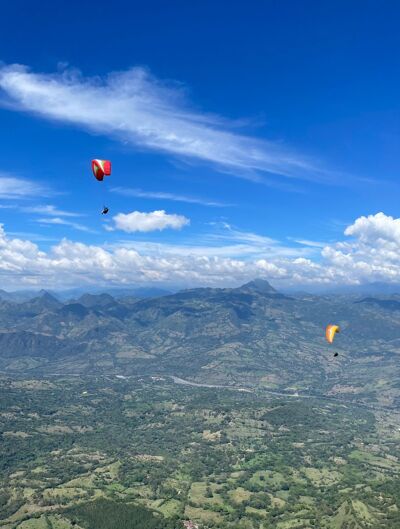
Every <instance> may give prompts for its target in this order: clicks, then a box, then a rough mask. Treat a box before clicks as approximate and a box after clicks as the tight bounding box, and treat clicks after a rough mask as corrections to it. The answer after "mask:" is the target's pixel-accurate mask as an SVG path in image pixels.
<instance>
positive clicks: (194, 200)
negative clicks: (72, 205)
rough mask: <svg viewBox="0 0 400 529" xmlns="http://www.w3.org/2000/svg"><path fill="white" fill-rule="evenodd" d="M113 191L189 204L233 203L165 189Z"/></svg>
mask: <svg viewBox="0 0 400 529" xmlns="http://www.w3.org/2000/svg"><path fill="white" fill-rule="evenodd" d="M111 191H112V192H113V193H117V194H118V195H122V196H125V197H139V198H155V199H160V200H172V201H174V202H186V203H187V204H200V205H202V206H214V207H227V206H231V205H232V204H225V203H224V202H218V201H215V200H208V199H206V198H201V197H192V196H187V195H179V194H176V193H166V192H164V191H143V190H142V189H133V188H129V187H128V188H125V187H114V188H112V189H111Z"/></svg>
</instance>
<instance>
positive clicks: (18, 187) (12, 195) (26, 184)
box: [0, 173, 49, 200]
mask: <svg viewBox="0 0 400 529" xmlns="http://www.w3.org/2000/svg"><path fill="white" fill-rule="evenodd" d="M48 194H49V190H48V189H47V188H46V187H45V186H43V185H41V184H39V183H37V182H33V181H32V180H28V179H26V178H17V177H15V176H11V175H8V174H5V173H0V198H3V199H12V200H16V199H25V198H26V199H29V198H36V197H38V196H41V197H43V196H47V195H48Z"/></svg>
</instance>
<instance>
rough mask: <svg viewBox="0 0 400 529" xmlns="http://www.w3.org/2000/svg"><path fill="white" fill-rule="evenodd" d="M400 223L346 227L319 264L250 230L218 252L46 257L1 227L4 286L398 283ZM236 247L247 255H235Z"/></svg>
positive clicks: (143, 246) (120, 248)
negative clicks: (259, 279)
mask: <svg viewBox="0 0 400 529" xmlns="http://www.w3.org/2000/svg"><path fill="white" fill-rule="evenodd" d="M47 220H50V221H53V220H54V219H47ZM61 220H63V219H61ZM64 220H65V219H64ZM57 222H58V221H57ZM399 222H400V219H394V218H392V217H389V216H386V215H384V214H383V213H378V214H377V215H370V216H369V217H360V218H359V219H356V220H355V222H354V223H353V224H351V225H350V226H348V227H347V229H346V234H347V236H348V237H349V239H347V240H346V241H344V242H342V241H340V242H336V243H332V244H329V245H326V246H325V247H324V248H323V249H322V251H321V253H320V254H319V255H317V256H316V259H314V258H312V257H310V255H307V251H315V249H311V250H309V249H307V248H295V249H293V252H292V253H290V251H289V250H290V248H287V247H285V246H282V245H280V243H279V242H278V241H274V240H272V239H268V238H263V237H260V236H257V235H255V234H248V233H246V232H245V233H244V234H243V235H242V238H243V239H244V240H246V241H247V242H244V241H243V242H240V241H238V240H234V239H232V240H231V239H230V238H229V237H230V236H231V235H232V234H230V232H229V230H228V238H227V240H226V242H227V243H228V244H226V242H225V243H224V244H223V245H221V246H218V245H216V246H215V245H214V246H213V245H210V246H206V245H199V246H195V245H194V244H192V245H191V246H190V245H187V246H184V245H182V246H174V245H166V244H158V245H155V244H150V243H138V242H134V241H130V243H129V244H123V243H120V244H119V245H115V246H113V247H103V246H96V245H87V244H83V243H79V242H71V241H68V240H65V239H64V240H62V241H61V242H59V243H58V244H56V245H54V246H53V247H52V248H50V250H48V251H46V252H44V251H42V250H40V248H39V247H38V245H37V244H35V243H33V242H32V241H29V240H23V239H21V238H10V237H8V236H7V235H6V233H5V231H4V229H3V227H0V288H4V287H6V288H11V287H21V286H29V285H31V286H35V287H36V286H46V287H48V288H49V287H67V286H74V285H85V284H95V285H97V286H99V285H105V284H115V285H116V284H123V285H129V284H135V285H138V284H150V283H158V284H162V285H170V286H200V285H210V286H223V285H229V284H237V283H240V282H244V281H247V280H249V279H252V278H254V277H257V276H259V277H265V278H266V279H268V280H271V282H272V283H273V284H274V285H275V286H277V287H278V288H279V287H283V286H284V287H288V286H298V287H307V285H312V286H316V285H320V286H335V285H343V284H360V283H368V282H374V281H384V282H393V283H400V236H399V231H398V226H399ZM236 231H237V232H238V233H239V235H238V237H241V236H240V233H241V232H239V230H236ZM263 239H265V241H264V242H263ZM229 241H231V243H232V244H229ZM251 241H253V242H251ZM214 242H215V241H214ZM239 248H241V249H242V250H243V253H242V254H239V255H238V249H239Z"/></svg>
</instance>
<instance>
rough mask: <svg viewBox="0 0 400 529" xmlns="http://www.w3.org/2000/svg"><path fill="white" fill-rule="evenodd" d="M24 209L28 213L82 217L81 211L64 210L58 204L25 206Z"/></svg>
mask: <svg viewBox="0 0 400 529" xmlns="http://www.w3.org/2000/svg"><path fill="white" fill-rule="evenodd" d="M21 210H22V211H24V212H26V213H38V214H40V215H48V216H49V217H82V216H83V215H82V214H81V213H73V212H72V211H64V210H62V209H58V208H57V207H56V206H53V205H51V204H46V205H42V206H32V207H23V208H21Z"/></svg>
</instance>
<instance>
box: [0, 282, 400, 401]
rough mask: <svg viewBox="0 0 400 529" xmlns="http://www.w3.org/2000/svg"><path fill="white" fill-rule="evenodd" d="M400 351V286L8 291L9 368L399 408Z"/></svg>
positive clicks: (4, 346)
mask: <svg viewBox="0 0 400 529" xmlns="http://www.w3.org/2000/svg"><path fill="white" fill-rule="evenodd" d="M125 294H127V293H126V292H125ZM128 294H129V293H128ZM328 323H335V324H338V325H340V327H341V333H340V334H338V335H337V337H336V339H335V342H334V344H332V345H331V344H328V343H327V342H326V341H325V336H324V331H325V326H326V325H327V324H328ZM334 352H337V353H338V356H337V357H334ZM399 360H400V297H399V296H391V297H390V298H385V299H384V298H381V297H358V298H357V297H354V296H345V295H341V296H316V295H311V294H298V295H296V296H294V295H293V296H289V295H285V294H282V293H280V292H277V291H276V290H275V289H274V288H273V287H272V286H271V285H270V284H269V283H268V282H267V281H264V280H255V281H252V282H250V283H247V284H245V285H243V286H241V287H238V288H220V289H217V288H196V289H191V290H185V291H181V292H178V293H175V294H167V295H162V296H161V297H151V298H145V299H138V298H137V297H135V296H132V295H124V296H120V297H116V296H113V295H111V294H110V293H107V292H105V293H101V294H93V293H85V294H83V295H81V296H79V297H77V298H74V299H69V300H67V301H63V300H60V299H59V298H57V297H55V296H54V295H52V294H51V293H48V292H44V291H42V292H40V293H39V295H38V296H36V297H34V298H32V299H28V300H25V301H18V300H17V301H16V300H10V299H5V298H4V297H2V296H1V294H0V371H1V372H2V373H3V375H13V376H15V375H22V374H23V375H24V376H25V375H27V374H29V375H32V376H33V375H34V376H38V375H55V374H81V375H93V374H103V375H120V376H128V375H132V376H143V375H171V376H172V375H173V376H177V377H181V378H184V379H187V380H190V381H192V382H196V383H204V384H222V385H228V386H229V385H232V386H235V385H236V386H237V385H240V386H243V387H248V388H252V389H254V390H257V391H276V392H284V393H289V394H293V393H295V392H299V393H301V394H302V395H304V396H307V395H325V396H327V397H330V398H338V399H343V400H346V401H352V400H357V401H358V402H361V401H362V402H365V403H368V404H369V405H379V406H387V407H391V406H397V405H398V404H399V403H400V383H399V380H400V378H399V374H400V367H399V366H400V362H399Z"/></svg>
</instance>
